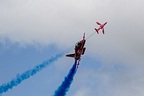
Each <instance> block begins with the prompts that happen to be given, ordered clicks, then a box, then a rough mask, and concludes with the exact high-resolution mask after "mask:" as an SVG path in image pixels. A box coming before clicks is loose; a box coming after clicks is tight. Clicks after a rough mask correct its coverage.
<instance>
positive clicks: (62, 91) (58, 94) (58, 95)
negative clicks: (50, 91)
mask: <svg viewBox="0 0 144 96" xmlns="http://www.w3.org/2000/svg"><path fill="white" fill-rule="evenodd" d="M76 64H77V60H75V63H74V65H73V66H72V68H71V69H70V71H69V73H68V75H67V77H65V80H64V81H63V82H62V84H61V85H60V86H59V87H58V89H57V90H56V91H55V93H54V96H65V95H66V92H67V91H68V90H69V88H70V85H71V83H72V81H73V77H74V75H75V73H76Z"/></svg>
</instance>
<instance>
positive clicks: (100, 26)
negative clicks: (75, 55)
mask: <svg viewBox="0 0 144 96" xmlns="http://www.w3.org/2000/svg"><path fill="white" fill-rule="evenodd" d="M96 23H97V24H98V25H99V28H98V29H97V28H95V30H96V32H97V34H99V32H98V31H99V30H100V29H102V32H103V34H104V26H105V25H106V24H107V22H105V23H104V24H100V23H99V22H96Z"/></svg>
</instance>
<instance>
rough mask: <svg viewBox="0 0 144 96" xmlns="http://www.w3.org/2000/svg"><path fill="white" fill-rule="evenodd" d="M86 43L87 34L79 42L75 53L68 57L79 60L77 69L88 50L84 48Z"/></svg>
mask: <svg viewBox="0 0 144 96" xmlns="http://www.w3.org/2000/svg"><path fill="white" fill-rule="evenodd" d="M85 42H86V40H85V33H84V35H83V39H82V40H81V41H79V42H77V43H76V45H75V53H73V54H67V55H66V57H72V58H75V60H78V64H77V68H78V65H79V62H80V59H81V55H83V54H84V53H85V50H86V47H84V45H85Z"/></svg>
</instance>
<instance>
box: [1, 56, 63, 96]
mask: <svg viewBox="0 0 144 96" xmlns="http://www.w3.org/2000/svg"><path fill="white" fill-rule="evenodd" d="M63 55H64V53H62V54H57V55H56V56H54V57H51V58H50V59H49V60H47V61H44V62H43V63H42V64H40V65H37V66H35V67H34V68H33V69H30V70H28V71H25V72H24V73H22V74H21V75H19V74H18V75H17V76H16V78H14V79H12V80H11V81H10V82H8V83H6V84H2V85H1V86H0V95H1V94H2V93H4V92H7V91H8V90H9V89H12V88H13V87H14V86H17V85H18V84H20V83H21V82H22V81H24V80H26V79H28V78H30V77H31V76H33V75H35V74H36V73H38V72H39V71H40V70H42V69H44V68H46V67H47V66H48V65H49V64H50V63H53V62H54V61H56V60H57V59H58V58H60V57H62V56H63Z"/></svg>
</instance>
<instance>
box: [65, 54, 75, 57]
mask: <svg viewBox="0 0 144 96" xmlns="http://www.w3.org/2000/svg"><path fill="white" fill-rule="evenodd" d="M66 57H75V54H67V55H66Z"/></svg>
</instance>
